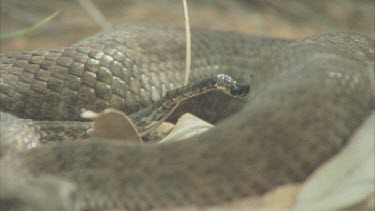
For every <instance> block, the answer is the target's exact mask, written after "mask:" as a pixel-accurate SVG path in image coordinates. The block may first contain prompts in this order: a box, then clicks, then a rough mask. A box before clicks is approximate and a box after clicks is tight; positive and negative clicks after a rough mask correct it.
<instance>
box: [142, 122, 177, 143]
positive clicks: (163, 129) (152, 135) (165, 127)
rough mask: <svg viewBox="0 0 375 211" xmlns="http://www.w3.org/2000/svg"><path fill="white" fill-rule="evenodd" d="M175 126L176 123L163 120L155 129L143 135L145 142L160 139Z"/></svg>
mask: <svg viewBox="0 0 375 211" xmlns="http://www.w3.org/2000/svg"><path fill="white" fill-rule="evenodd" d="M173 128H174V124H172V123H169V122H163V123H161V125H159V127H157V128H156V129H155V130H153V131H150V132H149V133H147V134H145V135H143V136H142V139H143V141H144V142H153V141H160V140H161V139H163V138H165V137H166V136H167V135H168V134H169V133H170V132H171V131H172V129H173Z"/></svg>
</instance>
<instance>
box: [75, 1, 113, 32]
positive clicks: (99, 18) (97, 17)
mask: <svg viewBox="0 0 375 211" xmlns="http://www.w3.org/2000/svg"><path fill="white" fill-rule="evenodd" d="M78 2H79V4H80V5H81V7H82V8H84V9H85V10H86V12H87V13H88V14H89V15H90V16H91V18H92V19H93V20H94V22H95V23H96V24H98V25H99V26H100V27H101V28H102V29H103V30H105V29H108V28H110V27H111V24H110V23H109V22H108V21H107V20H106V18H105V17H104V15H103V14H102V13H101V12H100V10H99V9H98V8H97V7H96V6H95V5H94V3H92V1H91V0H78Z"/></svg>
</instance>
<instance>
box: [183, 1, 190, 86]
mask: <svg viewBox="0 0 375 211" xmlns="http://www.w3.org/2000/svg"><path fill="white" fill-rule="evenodd" d="M182 2H183V5H184V15H185V35H186V57H185V80H184V86H186V85H187V84H188V82H189V76H190V65H191V35H190V22H189V13H188V7H187V3H186V0H182Z"/></svg>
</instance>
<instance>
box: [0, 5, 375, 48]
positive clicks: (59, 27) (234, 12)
mask: <svg viewBox="0 0 375 211" xmlns="http://www.w3.org/2000/svg"><path fill="white" fill-rule="evenodd" d="M47 2H48V3H46V1H43V0H33V1H23V0H2V1H1V16H0V17H1V27H0V30H1V31H0V32H1V35H4V34H6V33H9V32H14V31H17V30H21V29H25V28H27V27H30V26H32V25H34V24H35V23H37V22H39V21H41V20H43V19H44V18H45V17H48V16H49V15H51V14H52V13H54V12H56V11H60V13H59V15H58V16H57V17H56V18H54V19H52V20H51V21H50V22H48V23H47V24H45V25H43V26H41V27H39V28H37V29H36V30H34V31H32V32H30V33H26V34H23V35H21V36H17V37H12V38H9V39H3V40H1V52H8V51H21V50H36V49H47V48H55V47H59V46H66V45H69V44H72V43H74V42H76V41H78V40H81V39H82V38H85V37H87V36H90V35H92V34H95V33H97V32H100V31H102V30H104V29H105V28H106V27H108V26H118V25H121V24H124V23H136V24H138V23H148V24H157V25H172V26H181V27H183V26H184V22H183V20H184V19H183V9H182V1H176V0H152V1H150V0H149V1H146V0H108V1H99V0H92V1H91V2H92V3H93V4H94V6H95V7H96V9H97V10H98V11H100V13H101V14H102V16H103V21H102V22H100V21H95V18H97V17H96V16H92V15H90V14H89V12H90V11H92V9H90V7H88V6H87V5H86V6H82V5H84V3H82V2H87V1H84V0H81V1H80V0H75V1H73V0H68V1H59V0H49V1H47ZM188 5H189V12H190V19H191V26H192V27H203V28H214V29H221V30H231V31H239V32H245V33H250V34H256V35H261V36H274V37H284V38H299V37H305V36H308V35H312V34H319V33H324V32H331V31H352V32H356V33H361V34H366V35H368V36H372V37H374V34H375V33H374V2H373V1H372V0H332V1H324V0H317V1H307V0H305V1H294V0H288V1H270V0H205V1H198V0H190V1H188Z"/></svg>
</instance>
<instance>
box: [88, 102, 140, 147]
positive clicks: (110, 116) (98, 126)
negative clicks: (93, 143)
mask: <svg viewBox="0 0 375 211" xmlns="http://www.w3.org/2000/svg"><path fill="white" fill-rule="evenodd" d="M81 116H82V117H83V118H87V119H91V120H94V124H93V129H92V132H91V135H92V137H94V138H107V139H116V140H127V141H134V142H137V143H141V142H142V139H141V137H140V135H139V134H138V132H137V128H136V127H135V126H134V124H133V122H132V121H131V119H130V118H129V117H128V116H127V115H126V114H124V113H123V112H121V111H118V110H115V109H106V110H104V111H103V112H101V113H95V112H92V111H85V112H84V113H82V115H81Z"/></svg>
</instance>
